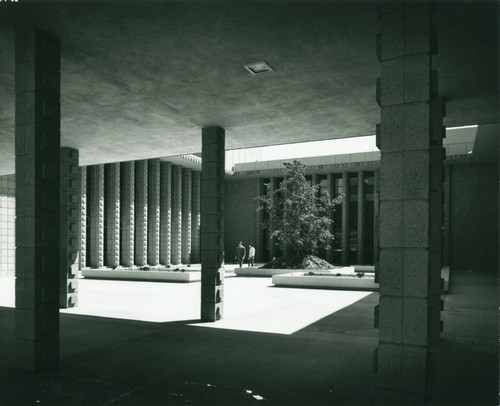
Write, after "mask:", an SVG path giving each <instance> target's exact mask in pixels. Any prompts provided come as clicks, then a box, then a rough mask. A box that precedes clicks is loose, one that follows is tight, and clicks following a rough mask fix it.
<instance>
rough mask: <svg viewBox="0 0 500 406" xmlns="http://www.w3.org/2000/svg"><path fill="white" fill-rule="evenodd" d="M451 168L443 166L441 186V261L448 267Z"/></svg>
mask: <svg viewBox="0 0 500 406" xmlns="http://www.w3.org/2000/svg"><path fill="white" fill-rule="evenodd" d="M450 197H451V166H450V165H445V166H444V185H443V259H442V263H443V266H444V265H450V209H451V204H450V203H451V202H450Z"/></svg>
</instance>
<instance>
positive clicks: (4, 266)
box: [0, 175, 16, 278]
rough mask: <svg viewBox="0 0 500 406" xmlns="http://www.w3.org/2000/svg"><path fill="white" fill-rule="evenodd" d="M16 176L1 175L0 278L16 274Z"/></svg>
mask: <svg viewBox="0 0 500 406" xmlns="http://www.w3.org/2000/svg"><path fill="white" fill-rule="evenodd" d="M15 196H16V177H15V175H4V176H0V278H1V277H13V276H15V265H16V241H15V237H16V197H15Z"/></svg>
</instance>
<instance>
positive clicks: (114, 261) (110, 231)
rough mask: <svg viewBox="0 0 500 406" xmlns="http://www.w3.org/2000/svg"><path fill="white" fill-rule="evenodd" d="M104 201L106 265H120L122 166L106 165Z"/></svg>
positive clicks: (116, 164)
mask: <svg viewBox="0 0 500 406" xmlns="http://www.w3.org/2000/svg"><path fill="white" fill-rule="evenodd" d="M104 201H105V211H106V215H105V219H106V231H107V232H106V258H105V261H104V263H105V265H106V266H110V267H117V266H118V265H120V164H119V163H112V164H106V165H104Z"/></svg>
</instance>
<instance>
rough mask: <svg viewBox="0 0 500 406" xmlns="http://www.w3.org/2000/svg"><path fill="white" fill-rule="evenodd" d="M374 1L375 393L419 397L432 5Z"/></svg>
mask: <svg viewBox="0 0 500 406" xmlns="http://www.w3.org/2000/svg"><path fill="white" fill-rule="evenodd" d="M380 11H381V12H380V18H381V27H382V33H381V36H380V38H379V40H380V41H379V46H378V55H379V59H380V61H381V79H380V81H379V82H378V83H377V100H378V102H379V104H380V106H381V126H380V135H379V137H380V139H379V145H380V149H381V160H380V268H379V281H380V303H379V329H380V332H379V347H378V373H379V392H378V397H379V401H380V402H381V403H384V402H385V403H388V402H396V403H398V404H407V403H419V404H420V403H422V402H423V401H424V398H425V394H426V392H427V391H428V389H429V388H428V383H429V382H430V380H428V378H429V377H430V376H432V374H433V373H432V371H431V369H432V365H431V364H430V363H429V361H428V360H429V359H430V358H429V354H430V353H431V352H432V351H431V344H432V342H433V341H434V340H436V338H438V337H439V329H440V310H439V309H440V296H439V295H440V269H441V204H442V201H441V191H442V155H441V154H442V136H443V134H444V131H443V127H442V104H441V102H440V101H439V100H437V99H436V94H435V92H436V89H437V78H436V75H434V74H433V72H432V66H431V62H432V58H431V53H432V51H433V49H434V46H433V43H434V38H433V35H432V33H433V30H431V23H430V21H431V16H430V8H429V6H427V5H419V4H417V5H415V3H413V4H412V3H411V2H406V3H397V4H396V3H394V4H391V5H387V7H384V6H383V7H382V8H381V10H380ZM435 78H436V79H435ZM435 373H436V372H435ZM435 373H434V374H435Z"/></svg>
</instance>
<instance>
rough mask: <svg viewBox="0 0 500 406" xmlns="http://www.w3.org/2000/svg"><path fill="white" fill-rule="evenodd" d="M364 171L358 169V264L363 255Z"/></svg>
mask: <svg viewBox="0 0 500 406" xmlns="http://www.w3.org/2000/svg"><path fill="white" fill-rule="evenodd" d="M364 214H365V173H364V172H363V171H358V260H357V262H358V264H362V263H363V262H364V256H365V248H364V243H365V216H364Z"/></svg>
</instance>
